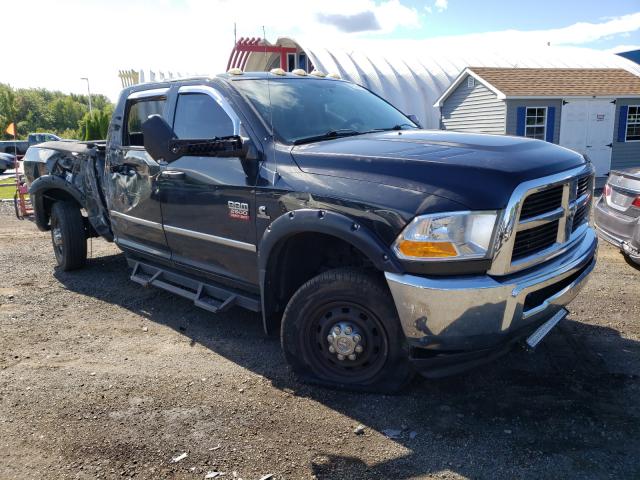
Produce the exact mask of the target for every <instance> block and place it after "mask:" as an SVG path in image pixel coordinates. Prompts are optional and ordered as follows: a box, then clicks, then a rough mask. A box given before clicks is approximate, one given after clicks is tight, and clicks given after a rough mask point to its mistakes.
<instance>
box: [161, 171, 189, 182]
mask: <svg viewBox="0 0 640 480" xmlns="http://www.w3.org/2000/svg"><path fill="white" fill-rule="evenodd" d="M160 176H161V177H162V178H167V179H174V180H178V179H180V178H184V172H181V171H179V170H164V171H163V172H162V173H160Z"/></svg>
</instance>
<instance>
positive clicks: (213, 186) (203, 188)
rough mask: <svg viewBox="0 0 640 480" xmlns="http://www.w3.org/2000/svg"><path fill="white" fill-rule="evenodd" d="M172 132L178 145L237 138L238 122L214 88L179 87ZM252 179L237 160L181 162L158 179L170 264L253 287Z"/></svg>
mask: <svg viewBox="0 0 640 480" xmlns="http://www.w3.org/2000/svg"><path fill="white" fill-rule="evenodd" d="M173 129H174V132H175V134H176V136H177V137H178V138H180V139H211V138H214V137H223V136H229V135H237V134H240V120H239V118H238V116H237V115H236V114H235V112H234V111H233V109H232V107H231V105H230V104H229V103H228V102H227V101H226V99H225V98H224V97H223V96H222V95H221V94H220V93H219V92H218V91H217V90H215V89H214V88H212V87H209V86H204V85H195V86H182V87H180V89H179V91H178V96H177V103H176V107H175V113H174V115H173ZM254 186H255V178H251V176H250V175H248V174H247V173H245V169H244V168H243V163H242V160H241V159H240V158H238V157H200V156H184V157H181V158H179V159H178V160H176V161H174V162H172V163H170V164H169V165H168V166H167V167H166V169H165V170H164V171H163V173H162V174H161V175H160V191H161V194H162V212H163V222H164V230H165V235H166V237H167V242H168V244H169V248H170V249H171V255H172V260H173V261H175V262H177V263H180V264H182V265H186V266H188V267H192V268H195V269H198V270H200V271H205V272H207V273H209V274H213V275H214V276H217V277H224V278H228V279H231V280H233V281H240V282H243V283H250V284H257V283H258V278H257V268H256V244H255V216H254V212H255V189H254Z"/></svg>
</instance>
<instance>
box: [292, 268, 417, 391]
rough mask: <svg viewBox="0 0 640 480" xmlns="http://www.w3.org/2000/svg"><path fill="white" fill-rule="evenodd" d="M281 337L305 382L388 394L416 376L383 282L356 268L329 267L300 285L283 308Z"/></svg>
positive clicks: (392, 304) (390, 299) (389, 295)
mask: <svg viewBox="0 0 640 480" xmlns="http://www.w3.org/2000/svg"><path fill="white" fill-rule="evenodd" d="M336 327H337V328H338V329H339V333H338V330H337V329H336ZM349 327H350V330H351V331H349ZM330 337H331V338H330ZM358 337H360V338H359V339H358ZM280 338H281V342H282V349H283V351H284V355H285V358H286V360H287V362H288V363H289V365H291V368H292V369H293V371H294V373H295V374H296V375H297V376H298V377H299V378H300V379H301V380H302V381H305V382H309V383H316V384H321V385H324V386H330V387H338V388H343V389H348V390H355V391H367V392H385V393H392V392H396V391H398V390H400V389H401V388H402V387H404V386H405V385H406V384H407V383H408V382H409V381H410V380H411V378H412V377H413V375H414V371H413V369H412V368H411V365H410V363H409V349H408V346H407V343H406V341H405V338H404V334H403V333H402V330H401V327H400V320H399V319H398V314H397V312H396V308H395V305H394V303H393V298H392V297H391V294H390V293H389V290H388V289H387V286H386V285H385V284H384V283H383V281H382V280H381V279H379V278H377V277H376V276H374V275H372V274H368V273H365V272H362V271H359V270H355V269H346V268H341V269H336V270H329V271H327V272H324V273H322V274H320V275H318V276H316V277H314V278H312V279H311V280H309V281H308V282H307V283H305V284H304V285H302V286H301V287H300V288H299V289H298V291H297V292H296V293H295V294H294V295H293V297H291V300H290V301H289V303H288V305H287V307H286V309H285V312H284V315H283V319H282V326H281V332H280ZM358 346H359V347H360V348H358ZM339 354H340V356H342V358H340V357H339ZM342 354H344V355H342Z"/></svg>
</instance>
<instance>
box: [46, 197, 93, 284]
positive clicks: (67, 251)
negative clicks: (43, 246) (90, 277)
mask: <svg viewBox="0 0 640 480" xmlns="http://www.w3.org/2000/svg"><path fill="white" fill-rule="evenodd" d="M51 242H52V243H53V252H54V253H55V256H56V262H57V263H58V266H59V267H60V268H61V269H62V270H64V271H65V272H66V271H69V270H76V269H78V268H82V267H83V266H84V264H85V262H86V260H87V237H86V232H85V228H84V220H83V218H82V214H81V213H80V209H79V208H78V206H77V205H75V204H73V203H71V202H64V201H58V202H55V203H54V204H53V206H52V207H51Z"/></svg>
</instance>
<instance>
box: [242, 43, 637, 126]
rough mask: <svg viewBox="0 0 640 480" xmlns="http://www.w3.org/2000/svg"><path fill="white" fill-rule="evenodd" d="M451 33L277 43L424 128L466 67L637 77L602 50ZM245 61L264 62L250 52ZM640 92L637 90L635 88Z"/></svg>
mask: <svg viewBox="0 0 640 480" xmlns="http://www.w3.org/2000/svg"><path fill="white" fill-rule="evenodd" d="M454 40H455V37H449V38H441V39H429V40H389V39H384V40H380V39H350V40H349V42H347V43H344V41H343V40H341V39H340V38H338V37H336V38H331V37H330V36H318V35H315V36H313V40H310V39H309V38H306V39H304V38H303V39H298V41H296V39H292V38H280V39H278V41H277V44H278V45H282V46H286V47H289V46H296V45H297V46H298V47H299V48H300V49H301V50H304V52H306V53H307V58H308V59H310V60H311V61H312V62H313V65H314V66H315V68H317V69H318V70H321V71H323V72H325V73H329V72H337V73H339V74H340V76H341V77H342V78H344V79H345V80H349V81H352V82H355V83H357V84H359V85H362V86H364V87H366V88H368V89H369V90H372V91H373V92H374V93H376V94H378V95H380V96H381V97H382V98H384V99H385V100H387V101H389V102H391V104H393V105H394V106H395V107H396V108H398V109H400V110H401V111H402V112H405V113H410V114H414V115H416V116H417V117H418V119H419V121H420V123H421V124H422V126H423V127H425V128H439V126H440V111H439V109H437V108H433V103H434V102H435V101H436V100H437V99H438V97H439V96H440V95H442V92H444V91H445V90H446V89H447V87H448V86H449V85H450V84H451V82H453V81H454V80H455V79H456V77H457V76H458V75H459V74H460V72H461V71H462V70H464V69H465V67H468V66H470V65H475V66H479V67H512V66H513V65H518V66H520V67H523V68H524V67H526V68H623V69H625V70H628V71H630V72H635V73H637V74H638V75H640V65H638V64H637V63H634V62H632V61H631V60H627V59H626V58H623V57H621V56H619V55H614V54H613V53H610V52H605V51H601V50H593V49H586V48H579V47H561V46H553V45H552V46H550V47H548V46H539V47H538V46H531V45H528V46H523V45H504V44H502V43H500V44H499V45H494V44H492V45H488V44H487V43H486V42H479V44H477V45H475V44H473V43H472V44H470V43H469V41H468V40H465V41H462V42H459V43H458V44H457V43H456V41H454ZM250 55H251V56H252V58H250V59H249V61H248V63H247V70H250V68H249V67H250V66H251V67H252V68H253V69H256V68H257V69H259V70H263V69H264V67H260V66H259V65H258V64H255V65H252V62H253V60H254V59H255V60H256V61H257V60H258V59H263V60H265V55H264V52H263V53H258V52H254V53H251V54H250ZM638 93H639V95H640V92H638Z"/></svg>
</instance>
